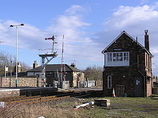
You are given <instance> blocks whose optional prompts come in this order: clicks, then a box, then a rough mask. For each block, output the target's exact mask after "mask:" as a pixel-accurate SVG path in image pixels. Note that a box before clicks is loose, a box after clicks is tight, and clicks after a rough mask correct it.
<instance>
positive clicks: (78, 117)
mask: <svg viewBox="0 0 158 118" xmlns="http://www.w3.org/2000/svg"><path fill="white" fill-rule="evenodd" d="M103 98H105V99H110V107H108V108H107V107H102V106H95V105H94V106H86V107H84V108H79V109H76V110H75V109H74V106H76V105H80V104H82V103H85V102H91V101H94V100H95V99H100V98H86V99H78V98H75V99H72V98H70V99H66V100H58V101H50V102H44V103H38V104H33V105H24V104H21V105H15V106H12V107H9V108H6V109H3V110H2V109H1V110H0V118H7V117H8V118H13V117H14V118H38V117H39V116H44V117H45V118H158V100H153V99H151V98H136V97H135V98H134V97H133V98H130V97H116V98H113V97H103Z"/></svg>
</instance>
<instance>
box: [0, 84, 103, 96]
mask: <svg viewBox="0 0 158 118" xmlns="http://www.w3.org/2000/svg"><path fill="white" fill-rule="evenodd" d="M101 91H102V88H69V89H60V88H53V87H1V88H0V98H2V97H3V98H4V97H14V96H22V95H25V96H36V95H41V96H49V95H55V94H57V93H70V92H73V93H79V92H90V93H93V92H95V93H99V92H101Z"/></svg>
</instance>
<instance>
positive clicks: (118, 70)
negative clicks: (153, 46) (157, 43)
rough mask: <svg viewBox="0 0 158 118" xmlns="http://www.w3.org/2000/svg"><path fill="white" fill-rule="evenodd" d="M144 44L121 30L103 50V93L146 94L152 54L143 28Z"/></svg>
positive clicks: (150, 78)
mask: <svg viewBox="0 0 158 118" xmlns="http://www.w3.org/2000/svg"><path fill="white" fill-rule="evenodd" d="M144 40H145V41H144V42H145V47H144V46H142V45H141V44H140V43H139V42H138V41H137V39H134V38H132V37H131V36H130V35H129V34H128V33H127V32H125V31H123V32H122V33H121V34H120V35H119V36H118V37H117V38H116V39H115V40H114V41H113V42H111V44H110V45H108V46H107V47H106V48H105V49H104V50H103V51H102V53H103V54H104V71H103V91H104V94H105V95H106V96H112V92H113V89H114V90H115V94H116V96H118V97H119V96H131V97H145V96H150V95H151V94H152V67H151V58H152V54H151V53H150V51H149V35H148V31H147V30H145V36H144Z"/></svg>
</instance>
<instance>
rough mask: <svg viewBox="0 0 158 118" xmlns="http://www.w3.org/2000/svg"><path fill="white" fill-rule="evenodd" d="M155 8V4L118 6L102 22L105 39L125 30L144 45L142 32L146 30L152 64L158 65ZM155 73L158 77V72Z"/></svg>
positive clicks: (157, 30)
mask: <svg viewBox="0 0 158 118" xmlns="http://www.w3.org/2000/svg"><path fill="white" fill-rule="evenodd" d="M157 8H158V5H157V3H155V4H154V5H152V6H149V5H143V6H136V7H133V6H119V7H118V8H117V9H115V10H114V12H113V14H112V15H111V16H110V17H109V18H108V19H106V21H105V22H104V33H106V34H107V35H106V37H112V35H115V37H116V36H118V35H119V33H120V32H121V31H123V30H125V31H127V32H128V33H129V34H130V35H131V36H132V37H133V38H136V37H138V41H139V42H141V43H142V44H143V45H144V30H146V29H147V30H148V31H149V32H148V34H149V36H150V49H151V53H153V54H154V55H155V56H154V59H153V60H154V63H158V47H157V43H156V42H157V34H158V27H157V25H156V24H158V10H157ZM102 34H103V33H102ZM103 36H105V35H103ZM113 39H114V38H112V39H111V41H112V40H113ZM105 47H106V46H105ZM154 73H155V70H154ZM156 73H157V75H158V72H156Z"/></svg>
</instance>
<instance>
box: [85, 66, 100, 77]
mask: <svg viewBox="0 0 158 118" xmlns="http://www.w3.org/2000/svg"><path fill="white" fill-rule="evenodd" d="M102 71H103V68H102V67H99V66H96V65H94V66H92V67H87V68H86V70H85V71H84V73H85V77H86V78H87V79H88V80H102Z"/></svg>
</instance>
